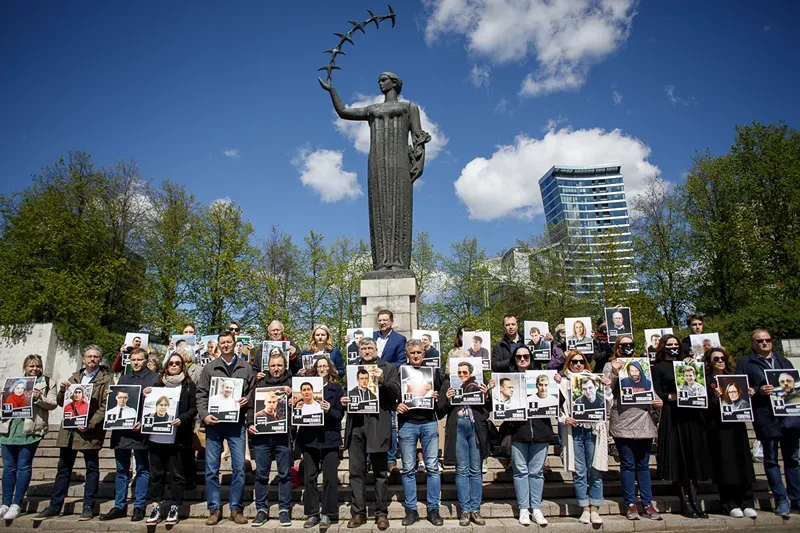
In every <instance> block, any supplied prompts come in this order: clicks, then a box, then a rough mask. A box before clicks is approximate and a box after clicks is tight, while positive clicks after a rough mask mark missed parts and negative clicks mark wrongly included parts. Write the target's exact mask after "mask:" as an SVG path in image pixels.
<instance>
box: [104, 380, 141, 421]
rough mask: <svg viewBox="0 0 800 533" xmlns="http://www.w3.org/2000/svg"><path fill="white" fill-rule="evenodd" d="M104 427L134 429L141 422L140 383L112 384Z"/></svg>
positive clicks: (107, 401) (109, 388)
mask: <svg viewBox="0 0 800 533" xmlns="http://www.w3.org/2000/svg"><path fill="white" fill-rule="evenodd" d="M108 390H109V393H108V399H107V400H106V413H105V416H104V417H103V429H105V430H111V431H113V430H115V429H132V428H133V426H135V425H136V423H137V422H139V403H140V402H141V398H142V387H141V386H140V385H110V386H109V387H108Z"/></svg>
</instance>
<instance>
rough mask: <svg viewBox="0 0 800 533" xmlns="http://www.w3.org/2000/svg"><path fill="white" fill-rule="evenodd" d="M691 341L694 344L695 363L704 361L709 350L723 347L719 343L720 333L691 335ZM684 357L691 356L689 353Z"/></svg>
mask: <svg viewBox="0 0 800 533" xmlns="http://www.w3.org/2000/svg"><path fill="white" fill-rule="evenodd" d="M689 341H690V342H691V344H692V356H693V357H694V360H695V361H704V360H705V359H704V355H705V353H706V352H707V351H708V350H710V349H711V348H719V347H720V346H722V344H720V342H719V333H700V334H699V335H689ZM684 355H686V356H687V357H688V356H689V354H688V353H687V354H684Z"/></svg>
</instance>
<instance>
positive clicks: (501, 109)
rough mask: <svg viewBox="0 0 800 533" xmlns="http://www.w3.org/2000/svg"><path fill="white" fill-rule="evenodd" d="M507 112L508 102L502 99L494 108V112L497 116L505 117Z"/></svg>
mask: <svg viewBox="0 0 800 533" xmlns="http://www.w3.org/2000/svg"><path fill="white" fill-rule="evenodd" d="M506 111H508V100H506V99H505V98H500V101H499V102H497V105H496V106H494V112H495V114H497V115H505V114H506Z"/></svg>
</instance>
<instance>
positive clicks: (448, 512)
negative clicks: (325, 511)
mask: <svg viewBox="0 0 800 533" xmlns="http://www.w3.org/2000/svg"><path fill="white" fill-rule="evenodd" d="M750 433H751V439H753V438H754V435H753V431H752V429H751V431H750ZM55 438H56V432H51V433H49V434H48V435H47V436H46V437H45V438H44V439H43V440H42V442H41V444H40V446H39V448H38V451H37V453H36V457H35V459H34V462H33V479H32V481H31V486H30V488H29V490H28V498H27V499H26V501H25V504H24V506H25V509H24V510H25V511H26V512H29V513H33V512H39V511H41V510H42V509H44V508H45V507H46V506H47V503H48V501H49V495H50V491H51V489H52V484H53V480H54V479H55V476H56V469H57V466H58V453H59V450H58V448H57V447H56V444H55ZM559 453H560V447H559V446H558V445H552V446H550V450H549V456H548V458H547V463H546V467H545V488H544V505H543V511H544V513H545V514H546V515H548V516H550V517H570V516H578V515H580V512H581V509H580V508H579V507H578V506H577V505H576V502H575V493H574V489H573V485H572V476H571V474H570V472H568V471H566V470H565V469H564V466H563V462H562V459H561V457H560V455H559ZM341 457H342V459H341V462H340V464H339V494H338V499H339V502H340V507H339V516H340V518H342V519H346V518H349V516H350V511H349V507H348V502H349V500H350V487H349V485H348V483H349V473H348V454H347V451H346V450H344V451H342V452H341ZM506 464H507V461H506V460H500V459H496V458H490V459H489V460H488V465H487V466H488V471H487V472H486V474H484V476H483V482H484V487H483V505H482V508H481V511H482V513H483V514H484V516H486V517H488V518H498V519H500V518H513V517H514V516H515V515H516V514H517V509H516V507H517V506H516V497H515V492H514V485H513V477H512V473H511V471H510V469H509V470H506V468H505V465H506ZM197 466H198V475H197V477H198V487H197V489H195V490H192V491H187V492H186V495H185V502H184V505H183V508H182V509H181V514H182V515H184V516H186V517H194V518H199V517H205V516H206V515H207V511H206V503H205V490H204V489H205V485H204V484H205V478H204V463H203V460H202V458H201V459H198V462H197ZM650 466H651V471H652V473H653V476H655V468H656V463H655V456H654V455H653V456H652V457H651V460H650ZM755 468H756V477H757V481H756V484H755V486H754V491H755V495H756V500H757V502H756V506H757V507H758V508H760V509H764V510H767V509H772V502H771V500H770V494H769V490H768V485H767V481H766V477H765V475H764V469H763V465H762V464H758V463H757V464H756V465H755ZM253 469H254V463H253V462H252V461H250V462H247V463H246V465H245V471H246V486H245V504H246V505H247V507H246V509H245V514H246V515H248V516H254V515H255V506H254V504H253V503H252V502H253V491H254V487H253ZM114 471H115V461H114V452H113V450H110V449H109V448H108V439H107V440H106V443H105V446H104V448H103V450H102V451H101V452H100V488H99V493H98V501H99V502H100V503H99V509H98V511H99V512H101V513H104V512H107V511H108V510H110V509H111V508H112V507H113V499H114ZM220 471H221V475H222V491H221V492H222V502H223V504H224V503H226V502H227V500H228V492H229V489H228V485H229V483H230V476H231V465H230V462H223V463H222V465H221V468H220ZM272 471H273V472H275V470H274V467H273V470H272ZM83 472H84V470H83V460H82V458H81V457H78V459H77V461H76V463H75V471H74V472H73V477H72V482H73V483H72V486H71V487H70V489H69V493H68V496H67V499H66V502H65V505H64V510H63V513H64V514H67V515H69V514H79V513H80V511H81V508H82V505H81V503H82V497H83V480H84V476H83ZM320 477H321V476H320ZM368 477H369V478H370V480H371V477H372V475H371V474H370V475H369V476H368ZM425 480H426V476H425V473H417V495H418V498H419V499H420V500H422V501H421V503H420V504H419V510H420V515H421V516H423V517H424V516H425V504H424V498H425ZM320 482H321V480H320ZM273 485H274V486H273V488H272V489H271V490H270V497H269V498H270V499H269V501H270V515H271V516H277V513H278V509H277V503H276V499H277V485H276V484H275V480H274V479H273ZM129 490H130V489H129ZM372 496H373V495H372V494H368V499H369V498H371V497H372ZM389 496H390V500H391V501H390V505H389V517H390V519H399V518H402V517H403V516H404V514H405V509H404V507H403V489H402V485H401V480H400V474H399V473H393V474H391V476H390V480H389ZM604 496H605V502H604V504H603V506H602V507H601V509H600V512H601V514H605V515H613V514H620V513H621V512H622V511H623V503H622V490H621V486H620V483H619V462H618V461H617V459H616V458H614V457H610V458H609V471H608V472H607V473H606V474H605V476H604ZM653 496H654V500H655V503H656V506H657V507H658V508H659V510H661V511H662V512H664V513H676V512H678V509H679V501H678V498H677V496H675V495H674V492H673V488H672V485H671V484H670V483H668V482H664V481H658V480H655V479H654V480H653ZM699 499H700V500H701V501H702V503H703V505H704V507H705V509H706V510H707V511H710V512H713V511H717V510H718V509H719V501H718V497H717V492H716V487H715V486H714V485H713V484H711V483H703V484H701V485H700V487H699ZM292 500H293V506H292V518H293V519H301V518H303V505H302V487H299V488H296V489H294V490H293V491H292ZM457 507H458V497H457V493H456V486H455V469H454V468H453V467H445V469H444V472H443V473H442V502H441V514H442V516H443V517H444V518H455V517H456V513H457V511H458V509H457ZM224 512H225V513H226V514H227V512H228V509H227V506H225V507H224Z"/></svg>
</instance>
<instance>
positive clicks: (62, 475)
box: [49, 447, 100, 511]
mask: <svg viewBox="0 0 800 533" xmlns="http://www.w3.org/2000/svg"><path fill="white" fill-rule="evenodd" d="M81 453H82V454H83V462H84V463H85V464H86V481H85V482H84V484H83V508H84V509H94V503H95V499H96V498H97V488H98V486H99V484H100V450H81ZM76 457H78V451H77V450H73V449H72V447H64V448H59V452H58V471H57V472H56V480H55V481H54V482H53V492H52V494H51V496H50V505H49V507H51V508H52V509H55V510H56V511H61V508H62V507H63V506H64V499H66V497H67V491H68V490H69V482H70V478H71V477H72V469H73V467H74V466H75V458H76Z"/></svg>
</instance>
